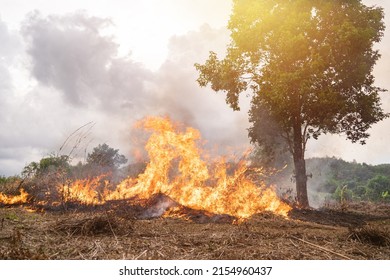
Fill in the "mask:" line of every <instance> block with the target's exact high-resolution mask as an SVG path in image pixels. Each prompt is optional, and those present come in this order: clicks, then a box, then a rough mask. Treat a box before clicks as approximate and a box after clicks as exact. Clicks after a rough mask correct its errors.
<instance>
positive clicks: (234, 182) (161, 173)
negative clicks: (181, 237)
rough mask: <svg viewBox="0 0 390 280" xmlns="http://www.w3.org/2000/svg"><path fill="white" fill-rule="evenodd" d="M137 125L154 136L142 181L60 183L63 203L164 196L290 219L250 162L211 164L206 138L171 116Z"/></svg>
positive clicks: (244, 214) (9, 199) (220, 210)
mask: <svg viewBox="0 0 390 280" xmlns="http://www.w3.org/2000/svg"><path fill="white" fill-rule="evenodd" d="M137 127H138V128H143V129H144V130H146V131H149V132H151V136H150V137H149V139H148V141H147V143H146V146H145V149H146V151H147V153H148V155H149V159H150V161H149V163H148V165H147V167H146V169H145V171H144V173H142V174H140V175H139V176H138V178H130V177H129V178H127V179H125V180H123V181H122V182H121V183H119V184H118V185H117V186H116V187H115V188H112V186H111V185H110V183H109V182H108V181H107V180H106V175H101V176H97V177H95V178H92V179H81V180H76V181H74V182H72V183H69V184H65V185H60V186H58V190H59V192H60V193H61V194H62V200H63V202H78V203H82V204H85V205H99V204H104V203H105V202H106V201H108V200H118V199H128V198H138V199H142V200H147V199H149V198H151V197H153V196H154V195H156V194H164V195H166V196H169V197H170V198H171V199H172V200H173V201H175V202H177V203H179V205H182V206H185V207H187V208H191V209H194V210H202V211H205V212H207V213H212V214H227V215H230V216H233V217H236V218H237V219H238V220H242V219H247V218H249V217H251V216H252V215H254V214H256V213H260V212H263V211H272V212H273V213H275V214H278V215H282V216H287V214H288V212H289V211H290V210H291V207H290V206H289V205H287V204H286V203H284V202H282V201H281V200H280V199H279V198H278V196H277V194H276V192H275V190H274V187H273V186H266V185H265V183H264V182H257V183H256V184H255V183H254V182H253V181H252V180H251V179H250V178H249V176H248V173H249V172H253V170H249V169H248V167H247V164H246V162H245V161H241V162H239V164H238V167H237V168H236V170H235V171H234V172H229V171H228V170H230V169H229V168H228V164H227V163H226V161H225V160H224V159H219V160H217V161H215V162H214V163H212V164H208V163H207V162H208V161H207V162H206V161H205V160H203V159H202V156H203V157H204V155H202V152H201V150H200V149H199V147H198V142H199V141H200V139H201V135H200V132H199V131H198V130H196V129H194V128H191V127H188V128H186V129H180V128H179V126H178V125H175V124H173V123H172V122H171V121H170V120H169V119H168V118H161V117H148V118H145V119H144V120H142V121H140V122H138V123H137ZM257 172H258V173H259V172H260V173H261V172H262V170H261V169H260V170H259V169H258V170H257ZM110 188H111V190H110ZM112 189H113V190H112ZM27 196H28V194H27V193H26V192H25V191H24V190H21V193H20V195H18V196H7V195H4V194H1V193H0V203H4V204H15V203H24V202H26V200H27ZM179 208H180V207H179ZM176 210H177V209H176ZM176 210H175V209H172V211H168V212H166V213H165V215H164V216H167V215H180V214H179V213H178V211H176Z"/></svg>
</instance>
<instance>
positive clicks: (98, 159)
mask: <svg viewBox="0 0 390 280" xmlns="http://www.w3.org/2000/svg"><path fill="white" fill-rule="evenodd" d="M126 162H127V159H126V157H125V156H124V155H121V154H119V150H118V149H113V148H111V147H110V146H108V145H107V144H99V145H98V146H97V147H95V148H93V151H92V153H89V154H88V156H87V165H88V166H90V167H93V168H98V169H100V170H99V172H101V171H103V172H104V171H114V170H115V169H118V168H119V167H120V166H121V165H122V164H125V163H126Z"/></svg>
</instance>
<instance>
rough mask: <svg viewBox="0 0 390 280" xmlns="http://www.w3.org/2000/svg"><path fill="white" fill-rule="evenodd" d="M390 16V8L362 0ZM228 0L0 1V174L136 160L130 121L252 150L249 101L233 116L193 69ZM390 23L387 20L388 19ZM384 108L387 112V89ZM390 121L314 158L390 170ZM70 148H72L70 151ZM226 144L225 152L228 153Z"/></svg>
mask: <svg viewBox="0 0 390 280" xmlns="http://www.w3.org/2000/svg"><path fill="white" fill-rule="evenodd" d="M363 2H364V3H365V4H368V5H378V6H382V7H384V9H385V13H386V15H387V11H389V13H390V1H385V0H364V1H363ZM231 6H232V3H231V1H229V0H211V1H210V0H143V1H138V0H128V1H124V0H122V1H120V0H94V1H92V0H68V1H49V0H30V1H22V0H0V7H1V9H0V42H1V44H0V132H1V133H0V175H5V176H10V175H16V174H19V173H20V172H21V171H22V169H23V167H24V166H25V165H26V164H28V163H30V162H31V161H39V160H40V159H41V158H42V157H44V156H48V155H49V154H51V153H56V154H69V153H71V154H72V156H74V157H75V158H77V159H80V158H83V157H85V154H86V153H88V152H90V151H91V150H92V149H93V147H95V146H97V145H98V144H102V143H107V144H108V145H109V146H111V147H113V148H116V149H119V150H120V152H121V153H122V154H124V155H125V156H126V157H127V158H129V159H130V160H132V159H133V158H134V157H135V155H136V154H135V153H134V151H135V149H136V148H137V145H138V143H137V141H139V142H142V141H141V140H142V137H143V136H142V135H139V134H138V133H137V132H136V131H134V129H133V125H134V123H135V122H136V121H137V120H139V119H141V118H143V117H145V116H149V115H169V116H170V117H171V118H172V119H173V120H175V121H178V122H182V123H184V124H185V125H189V126H193V127H195V128H197V129H199V130H200V131H201V133H202V136H203V139H204V140H205V141H206V145H207V146H208V147H210V148H211V147H212V148H215V147H219V149H221V150H222V151H223V150H229V149H230V148H232V147H233V148H237V150H240V149H243V148H244V147H248V146H249V140H248V137H247V128H248V127H249V126H250V124H249V122H248V116H247V109H248V107H249V99H248V98H245V96H244V97H243V98H242V99H241V100H240V101H241V109H242V110H241V111H239V112H234V111H232V109H230V108H229V107H228V106H227V105H226V103H225V96H224V95H223V94H222V93H215V92H213V91H212V90H211V89H210V88H200V87H199V85H198V84H197V82H196V79H197V75H198V74H197V72H196V70H195V68H194V63H197V62H198V63H203V62H204V61H205V60H206V58H207V56H208V52H209V51H210V50H213V51H216V52H217V53H218V54H220V55H223V54H224V51H225V49H226V44H227V43H228V42H229V32H228V31H227V29H226V24H227V21H228V19H229V15H230V12H231ZM385 23H386V26H389V27H390V20H389V17H387V16H386V17H385ZM389 46H390V31H389V30H386V32H385V36H384V38H383V40H382V42H381V43H380V44H378V46H376V47H377V48H379V49H380V52H381V54H382V58H381V59H380V60H379V61H378V63H377V66H376V68H375V70H374V75H375V77H376V85H377V86H380V87H383V88H387V89H390V79H387V76H388V74H389V70H390V69H389V67H390V63H389V60H390V53H389V50H390V48H389ZM383 108H384V109H385V110H386V111H387V112H390V97H389V94H387V95H386V94H385V95H384V96H383ZM389 131H390V120H389V119H388V120H386V121H383V122H381V123H379V124H376V125H374V126H373V127H372V129H371V130H370V131H369V132H370V134H371V137H370V138H369V140H368V141H367V144H366V145H364V146H361V145H359V144H351V143H350V142H348V141H345V140H344V138H343V137H342V136H323V137H321V138H320V139H319V140H318V141H311V142H309V145H308V151H307V157H313V156H335V157H340V158H343V159H346V160H356V161H358V162H366V163H369V164H379V163H390V146H389V145H388V143H387V141H388V140H387V139H388V136H389ZM73 147H76V148H75V149H73ZM225 148H226V149H225Z"/></svg>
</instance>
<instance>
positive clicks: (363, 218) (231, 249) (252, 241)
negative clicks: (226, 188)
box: [0, 204, 390, 260]
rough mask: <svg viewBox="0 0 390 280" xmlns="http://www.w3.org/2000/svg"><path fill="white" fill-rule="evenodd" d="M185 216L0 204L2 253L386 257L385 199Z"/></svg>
mask: <svg viewBox="0 0 390 280" xmlns="http://www.w3.org/2000/svg"><path fill="white" fill-rule="evenodd" d="M113 209H115V210H113ZM137 211H139V209H138V210H137ZM363 211H364V212H363ZM182 216H183V215H182ZM184 216H185V217H182V218H178V217H158V218H153V219H142V218H139V215H138V217H137V215H135V210H134V209H126V208H125V207H123V206H121V207H116V208H111V209H107V208H105V209H103V208H101V209H100V208H99V207H95V208H91V209H82V210H80V209H77V211H76V210H67V211H36V209H35V211H31V210H29V209H27V208H25V207H3V208H0V259H47V260H52V259H59V260H63V259H87V260H94V259H104V260H108V259H110V260H111V259H153V260H157V259H187V260H195V259H202V260H204V259H223V260H225V259H244V260H251V259H271V260H276V259H282V260H287V259H298V260H301V259H315V260H319V259H332V260H335V259H355V260H360V259H363V260H375V259H386V260H388V259H390V235H389V232H390V206H389V205H388V204H387V205H385V204H382V205H351V206H349V208H348V209H343V210H341V209H339V208H337V207H336V208H327V209H321V210H299V209H293V210H292V211H291V212H290V213H289V217H288V218H287V219H286V218H283V217H280V216H275V215H273V214H271V213H263V214H257V215H255V216H253V217H252V218H250V219H249V220H247V221H244V222H241V223H234V221H233V220H232V219H231V217H228V216H211V215H207V214H206V213H201V212H198V213H195V212H192V213H186V215H184ZM232 222H233V223H232Z"/></svg>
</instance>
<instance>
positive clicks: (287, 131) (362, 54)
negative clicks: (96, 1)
mask: <svg viewBox="0 0 390 280" xmlns="http://www.w3.org/2000/svg"><path fill="white" fill-rule="evenodd" d="M383 16H384V14H383V9H382V8H380V7H367V6H365V5H363V4H362V3H361V1H360V0H294V1H293V0H290V1H281V0H234V5H233V11H232V14H231V17H230V21H229V23H228V28H229V30H230V31H231V42H230V44H229V46H228V48H227V54H226V57H225V58H224V59H218V57H217V54H216V53H214V52H210V56H209V58H208V60H207V61H206V62H205V64H203V65H202V64H195V67H196V68H197V70H198V71H199V73H200V75H199V78H198V83H199V85H200V86H206V85H207V84H209V83H210V84H211V88H212V89H213V90H215V91H220V90H222V91H225V92H226V94H227V95H226V102H227V104H229V105H230V106H231V107H232V108H233V109H234V110H239V109H240V108H239V104H238V103H239V102H238V100H239V95H240V93H242V92H245V91H247V90H251V91H252V92H253V95H252V103H251V110H250V113H249V114H250V117H251V118H250V121H251V122H252V124H256V122H261V121H262V120H261V119H258V118H256V115H261V114H258V112H259V111H261V112H263V114H265V115H268V116H269V117H270V118H271V119H272V120H273V121H274V122H275V123H276V124H277V127H278V129H279V136H280V137H282V138H283V139H284V141H285V143H286V144H287V146H288V149H289V152H290V153H291V155H292V157H293V162H294V169H295V179H296V190H297V200H298V203H299V204H300V206H301V207H308V206H309V202H308V197H307V174H306V164H305V156H304V155H305V150H306V143H307V141H308V140H309V139H310V138H314V139H317V138H318V137H319V136H320V135H321V134H325V133H332V134H344V135H345V136H346V138H347V139H349V140H351V141H352V142H360V143H361V144H364V143H365V140H366V139H367V138H368V137H369V134H368V133H367V130H368V129H369V128H370V127H371V125H372V124H374V123H376V122H378V121H381V120H383V119H384V118H386V117H388V114H386V113H384V112H383V110H382V108H381V103H380V95H379V94H380V93H381V92H383V91H384V90H383V89H381V88H378V87H375V86H374V77H373V75H372V70H373V66H374V65H375V63H376V61H377V60H378V58H379V57H380V55H379V53H378V51H377V50H374V49H373V45H374V43H377V42H379V41H380V40H381V38H382V36H383V31H384V28H385V26H384V23H383ZM250 137H251V140H252V141H253V142H260V143H261V141H262V137H261V133H252V135H250Z"/></svg>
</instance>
